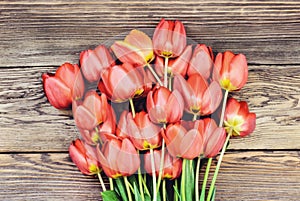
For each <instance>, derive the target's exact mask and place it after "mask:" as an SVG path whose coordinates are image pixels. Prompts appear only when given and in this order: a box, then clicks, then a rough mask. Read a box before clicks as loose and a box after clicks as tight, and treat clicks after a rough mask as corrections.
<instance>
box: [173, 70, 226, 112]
mask: <svg viewBox="0 0 300 201" xmlns="http://www.w3.org/2000/svg"><path fill="white" fill-rule="evenodd" d="M174 90H178V91H179V92H180V94H181V95H182V97H183V99H184V103H185V110H186V111H187V112H188V113H191V114H194V115H202V116H205V115H209V114H212V113H213V112H214V111H216V109H217V108H218V107H219V105H220V103H221V100H222V90H221V88H220V86H219V84H218V83H217V82H215V81H213V82H211V83H210V84H208V83H207V81H206V80H205V79H204V78H203V77H202V76H201V75H200V74H193V75H192V76H190V77H189V78H188V80H187V81H186V80H185V79H184V78H183V77H182V76H179V75H178V76H175V78H174Z"/></svg>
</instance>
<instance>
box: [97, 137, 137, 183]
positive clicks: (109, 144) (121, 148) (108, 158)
mask: <svg viewBox="0 0 300 201" xmlns="http://www.w3.org/2000/svg"><path fill="white" fill-rule="evenodd" d="M97 154H98V158H99V161H100V163H101V165H102V169H103V171H104V172H105V174H106V175H107V176H108V177H111V178H113V179H116V178H119V177H121V176H130V175H132V174H134V173H135V172H136V171H137V170H138V168H139V166H140V158H139V155H138V154H137V151H136V149H135V147H134V146H133V144H132V143H131V141H130V140H129V139H126V138H125V139H123V140H122V141H121V140H118V139H117V138H116V137H115V138H112V139H110V140H108V141H106V142H105V143H104V145H103V147H102V150H100V147H99V146H98V147H97Z"/></svg>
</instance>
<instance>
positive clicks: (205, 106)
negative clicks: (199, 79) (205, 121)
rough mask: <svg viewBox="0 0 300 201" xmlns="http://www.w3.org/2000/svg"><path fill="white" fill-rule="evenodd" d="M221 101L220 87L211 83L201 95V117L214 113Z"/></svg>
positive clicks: (215, 83)
mask: <svg viewBox="0 0 300 201" xmlns="http://www.w3.org/2000/svg"><path fill="white" fill-rule="evenodd" d="M221 101H222V90H221V87H220V85H219V84H218V83H217V82H216V81H213V82H212V83H211V84H210V85H209V87H208V88H207V90H206V91H205V93H204V94H203V103H202V111H201V113H202V115H208V114H211V113H213V112H215V111H216V109H217V108H218V107H219V105H220V103H221Z"/></svg>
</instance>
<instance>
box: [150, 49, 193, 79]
mask: <svg viewBox="0 0 300 201" xmlns="http://www.w3.org/2000/svg"><path fill="white" fill-rule="evenodd" d="M191 56H192V46H191V45H188V46H186V47H185V49H184V50H183V52H182V54H180V56H179V57H177V58H176V59H171V60H169V63H168V73H169V74H172V75H174V74H180V75H182V76H183V77H184V76H185V75H186V71H187V68H188V65H189V61H190V58H191ZM164 65H165V64H164V59H163V58H162V57H156V60H155V70H156V72H157V74H158V75H159V76H161V77H162V76H163V74H164V70H163V69H164Z"/></svg>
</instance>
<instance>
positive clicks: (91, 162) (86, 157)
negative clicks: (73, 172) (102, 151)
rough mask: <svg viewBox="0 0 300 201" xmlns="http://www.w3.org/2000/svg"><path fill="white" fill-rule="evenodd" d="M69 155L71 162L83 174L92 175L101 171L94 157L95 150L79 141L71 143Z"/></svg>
mask: <svg viewBox="0 0 300 201" xmlns="http://www.w3.org/2000/svg"><path fill="white" fill-rule="evenodd" d="M69 154H70V157H71V159H72V161H73V162H74V163H75V165H76V166H77V167H78V169H79V170H80V171H81V172H82V173H83V174H86V175H94V174H98V173H99V172H100V171H101V165H100V163H99V161H98V160H97V156H96V149H95V148H94V147H92V146H89V145H87V144H85V143H84V142H82V141H81V140H80V139H76V140H75V141H73V142H72V143H71V145H70V147H69Z"/></svg>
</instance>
